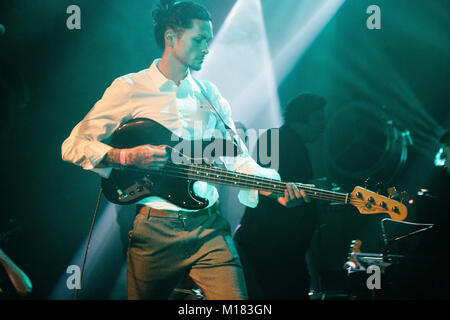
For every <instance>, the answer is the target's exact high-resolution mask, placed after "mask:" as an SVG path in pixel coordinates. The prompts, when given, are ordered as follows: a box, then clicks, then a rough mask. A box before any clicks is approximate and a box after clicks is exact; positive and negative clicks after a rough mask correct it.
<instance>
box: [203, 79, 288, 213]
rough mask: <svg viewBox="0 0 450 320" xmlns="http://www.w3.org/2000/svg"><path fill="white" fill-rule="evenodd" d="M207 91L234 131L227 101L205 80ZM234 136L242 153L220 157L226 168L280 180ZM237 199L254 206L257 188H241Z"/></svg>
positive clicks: (256, 201)
mask: <svg viewBox="0 0 450 320" xmlns="http://www.w3.org/2000/svg"><path fill="white" fill-rule="evenodd" d="M206 87H207V93H208V96H209V97H211V100H212V101H215V102H217V103H216V105H217V106H219V108H220V110H218V111H219V112H220V113H221V116H222V118H223V119H224V121H225V122H226V124H227V125H228V126H229V127H230V128H231V129H232V130H233V131H234V132H235V133H236V126H235V124H234V121H233V119H232V117H231V108H230V105H229V103H228V101H227V100H226V99H225V98H224V97H223V96H222V95H221V94H220V93H219V91H218V89H217V88H216V87H215V86H214V85H213V84H212V83H209V82H207V83H206ZM235 136H236V138H237V140H238V143H239V147H240V149H241V151H242V153H241V154H240V155H239V156H237V157H222V158H221V159H222V161H223V163H224V165H225V166H226V168H227V169H228V170H232V171H236V172H239V173H246V174H252V175H255V176H259V177H264V178H269V179H274V180H277V181H280V180H281V179H280V175H279V174H278V172H277V171H276V170H274V169H268V168H263V167H261V166H260V165H258V164H257V163H256V161H255V160H254V159H253V158H252V157H251V156H250V154H249V152H248V149H247V147H246V145H245V143H244V142H243V141H242V139H241V138H240V137H239V135H238V134H237V133H236V135H235ZM238 199H239V201H240V202H241V203H242V204H243V205H245V206H247V207H251V208H254V207H256V206H257V205H258V202H259V192H258V190H253V189H252V190H250V189H241V190H240V191H239V194H238Z"/></svg>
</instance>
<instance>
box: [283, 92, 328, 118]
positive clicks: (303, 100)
mask: <svg viewBox="0 0 450 320" xmlns="http://www.w3.org/2000/svg"><path fill="white" fill-rule="evenodd" d="M326 103H327V102H326V100H325V99H324V98H323V97H321V96H318V95H315V94H311V93H302V94H300V95H298V96H296V97H295V98H294V99H292V100H291V101H290V102H289V103H288V105H287V107H286V109H285V110H284V122H285V123H289V122H293V121H301V122H307V121H308V119H309V115H311V114H313V113H315V112H317V111H323V110H324V108H325V105H326Z"/></svg>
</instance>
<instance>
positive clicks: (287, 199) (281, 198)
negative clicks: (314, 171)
mask: <svg viewBox="0 0 450 320" xmlns="http://www.w3.org/2000/svg"><path fill="white" fill-rule="evenodd" d="M259 193H260V194H261V195H263V196H266V197H271V198H274V199H276V200H277V201H278V203H279V204H281V205H282V206H284V207H286V208H293V207H297V206H299V205H302V204H303V203H309V202H311V199H310V198H309V197H308V195H307V194H306V193H305V191H303V190H301V189H298V188H297V187H296V186H295V184H293V183H288V184H287V185H286V190H285V191H284V195H281V194H276V193H274V192H269V191H262V190H261V191H259Z"/></svg>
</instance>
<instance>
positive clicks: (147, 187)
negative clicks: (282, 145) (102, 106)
mask: <svg viewBox="0 0 450 320" xmlns="http://www.w3.org/2000/svg"><path fill="white" fill-rule="evenodd" d="M180 142H181V143H180ZM213 142H214V143H222V144H223V148H224V149H223V150H226V149H225V148H226V147H228V148H230V144H232V142H230V141H227V140H219V139H218V140H211V141H198V140H197V141H189V142H187V143H189V144H190V145H191V148H190V150H195V149H194V147H195V146H199V144H201V150H202V151H203V150H204V149H205V147H207V146H208V145H209V144H211V143H213ZM183 143H185V144H184V145H186V141H185V140H183V139H181V138H179V137H178V136H176V135H175V134H173V133H172V132H171V131H170V130H169V129H167V128H166V127H164V126H162V125H161V124H159V123H158V122H156V121H153V120H150V119H143V118H140V119H133V120H131V121H129V122H127V123H125V124H123V125H122V126H121V127H120V128H118V129H117V130H116V131H115V132H114V134H113V135H112V137H111V141H110V142H109V145H111V146H112V147H114V148H132V147H136V146H140V145H145V144H151V145H168V146H170V147H172V148H168V149H167V150H168V151H169V155H170V154H171V152H170V151H171V150H172V152H174V151H173V150H178V151H177V152H178V154H181V153H183V155H184V156H185V159H186V158H189V159H193V158H195V157H193V156H192V155H191V154H189V155H186V152H185V150H181V149H180V145H183ZM231 148H232V149H228V150H233V153H234V154H233V155H236V154H237V151H236V148H234V145H232V146H231ZM197 150H198V149H197ZM183 151H184V152H183ZM211 154H212V156H213V157H217V156H220V154H214V152H212V153H211ZM171 159H174V158H173V157H172V158H171ZM195 159H196V160H195V162H194V163H195V164H205V163H206V164H209V163H210V162H211V161H212V160H213V159H211V158H208V159H205V158H202V160H200V161H202V163H199V160H198V157H197V158H195ZM192 161H194V160H192ZM172 167H173V164H172ZM163 172H164V169H162V170H161V171H146V170H138V169H136V168H134V169H133V168H132V167H130V168H121V169H118V168H114V169H113V170H112V171H111V174H110V176H109V178H108V179H105V178H102V182H101V185H102V189H103V193H104V195H105V197H106V198H107V199H108V200H109V201H111V202H113V203H115V204H121V205H126V204H132V203H136V202H138V201H139V200H141V199H144V198H147V197H149V196H158V197H161V198H163V199H165V200H167V201H169V202H171V203H173V204H175V205H177V206H179V207H181V208H184V209H188V210H200V209H203V208H206V207H207V206H208V200H207V199H204V198H201V197H198V196H197V195H196V194H195V193H194V190H193V185H194V183H195V182H196V180H190V179H186V178H179V177H174V176H173V175H172V176H168V175H165V174H164V173H163Z"/></svg>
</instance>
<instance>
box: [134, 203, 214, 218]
mask: <svg viewBox="0 0 450 320" xmlns="http://www.w3.org/2000/svg"><path fill="white" fill-rule="evenodd" d="M136 211H137V213H138V214H143V215H145V216H146V215H147V214H148V215H149V216H151V217H162V218H182V219H187V218H194V217H199V216H204V215H211V214H215V213H216V204H213V205H212V206H211V207H209V208H206V209H202V210H198V211H172V210H161V209H155V208H150V207H145V206H142V205H137V206H136Z"/></svg>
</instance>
